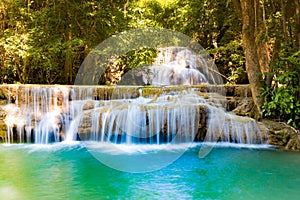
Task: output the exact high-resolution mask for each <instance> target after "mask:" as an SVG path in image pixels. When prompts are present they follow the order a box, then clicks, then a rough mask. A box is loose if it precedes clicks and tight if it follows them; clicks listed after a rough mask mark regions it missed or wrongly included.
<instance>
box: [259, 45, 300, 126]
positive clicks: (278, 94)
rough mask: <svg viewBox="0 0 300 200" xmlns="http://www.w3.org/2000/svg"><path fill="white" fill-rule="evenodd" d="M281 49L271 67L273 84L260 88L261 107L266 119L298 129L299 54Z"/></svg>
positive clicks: (299, 103)
mask: <svg viewBox="0 0 300 200" xmlns="http://www.w3.org/2000/svg"><path fill="white" fill-rule="evenodd" d="M288 51H289V50H288V49H285V48H284V49H283V50H282V52H281V53H280V56H281V57H280V59H278V60H276V62H275V63H274V66H272V67H273V73H274V74H275V78H274V79H273V81H274V84H273V85H272V87H271V86H266V87H265V88H262V89H261V90H262V98H263V101H264V104H263V106H262V108H263V113H264V115H265V116H266V117H271V118H276V119H279V120H283V121H286V122H287V123H288V124H291V125H292V126H293V127H295V128H298V129H299V128H300V87H299V85H300V62H299V57H298V56H299V55H298V54H299V52H296V53H292V52H288Z"/></svg>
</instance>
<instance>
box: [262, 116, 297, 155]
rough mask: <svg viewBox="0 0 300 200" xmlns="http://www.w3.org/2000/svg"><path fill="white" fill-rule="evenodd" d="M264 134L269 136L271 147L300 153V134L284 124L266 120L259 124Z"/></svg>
mask: <svg viewBox="0 0 300 200" xmlns="http://www.w3.org/2000/svg"><path fill="white" fill-rule="evenodd" d="M258 124H259V128H260V130H261V131H262V132H263V133H266V134H267V135H268V142H269V144H270V145H275V146H278V147H281V148H283V149H286V150H294V151H300V132H299V130H296V129H294V128H293V127H291V126H289V125H288V124H286V123H284V122H276V121H272V120H267V119H264V120H262V121H261V122H259V123H258Z"/></svg>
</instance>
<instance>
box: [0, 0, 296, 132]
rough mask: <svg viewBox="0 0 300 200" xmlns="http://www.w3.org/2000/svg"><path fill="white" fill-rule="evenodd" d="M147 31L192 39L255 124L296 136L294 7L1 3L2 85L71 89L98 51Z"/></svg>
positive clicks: (236, 0)
mask: <svg viewBox="0 0 300 200" xmlns="http://www.w3.org/2000/svg"><path fill="white" fill-rule="evenodd" d="M145 27H158V28H166V29H171V30H175V31H178V32H181V33H183V34H186V35H188V36H190V37H192V38H193V39H194V40H195V41H197V42H198V43H199V44H201V45H202V46H203V47H204V48H205V49H206V50H207V51H208V52H209V53H210V54H211V55H212V57H213V59H214V60H215V63H216V65H217V67H218V69H219V71H220V72H221V73H222V74H223V75H225V76H226V77H227V78H226V82H227V84H236V83H249V84H250V88H251V91H252V94H253V99H254V102H255V105H256V110H257V116H256V117H257V118H260V117H271V118H275V119H278V120H284V121H286V122H287V123H289V124H291V125H292V126H294V127H295V128H299V124H300V102H299V99H300V89H299V88H300V87H299V85H300V62H299V61H300V6H299V0H225V1H220V0H103V1H96V0H0V68H1V70H0V83H1V84H2V83H22V84H32V83H34V84H73V83H74V79H75V76H76V73H77V71H78V69H79V67H80V65H81V63H82V62H83V60H84V58H85V57H86V56H87V55H88V53H89V52H90V51H91V50H92V49H93V48H94V47H95V46H96V45H97V44H99V43H101V42H102V41H104V40H105V39H107V38H109V37H111V36H112V35H115V34H118V33H120V32H123V31H126V30H131V29H134V28H145ZM145 51H147V50H145ZM145 51H141V50H137V52H133V53H131V54H130V55H129V56H126V55H125V56H123V57H122V58H123V61H122V62H120V63H123V64H124V67H123V70H128V69H131V68H132V67H133V64H132V62H133V63H134V65H138V63H139V62H144V60H145V59H146V60H147V59H148V60H149V58H148V56H153V53H151V52H150V53H149V52H148V53H147V52H145ZM151 51H152V50H151ZM132 55H134V57H133V56H132Z"/></svg>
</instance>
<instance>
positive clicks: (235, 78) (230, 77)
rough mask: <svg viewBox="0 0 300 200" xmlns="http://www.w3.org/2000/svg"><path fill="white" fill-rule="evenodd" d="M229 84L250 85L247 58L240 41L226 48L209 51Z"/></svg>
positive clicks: (235, 41) (228, 44)
mask: <svg viewBox="0 0 300 200" xmlns="http://www.w3.org/2000/svg"><path fill="white" fill-rule="evenodd" d="M209 52H210V53H211V54H212V55H213V57H214V59H215V63H216V65H217V66H218V68H219V71H220V72H221V73H222V74H224V75H225V76H226V77H227V79H226V83H227V84H238V83H239V84H241V83H248V79H247V72H246V69H245V56H244V52H243V49H242V48H241V41H240V40H233V41H230V42H229V43H227V44H225V45H224V46H220V47H218V48H215V49H211V50H209Z"/></svg>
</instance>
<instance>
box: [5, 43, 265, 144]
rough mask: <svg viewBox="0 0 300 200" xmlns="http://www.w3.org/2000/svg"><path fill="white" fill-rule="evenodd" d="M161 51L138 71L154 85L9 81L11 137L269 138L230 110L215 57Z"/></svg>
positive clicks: (125, 140)
mask: <svg viewBox="0 0 300 200" xmlns="http://www.w3.org/2000/svg"><path fill="white" fill-rule="evenodd" d="M159 51H160V53H159V54H158V57H157V58H156V60H155V62H154V63H153V65H151V66H147V69H146V70H144V71H142V73H139V75H141V76H142V79H143V81H144V83H145V84H151V85H152V86H138V85H126V86H122V85H119V86H112V87H108V86H55V85H49V86H46V85H40V86H38V85H12V86H8V87H7V86H3V85H2V88H4V89H6V90H7V92H6V93H7V94H8V95H7V103H6V105H0V106H1V107H0V108H1V109H3V110H5V113H6V116H5V119H4V122H5V124H6V126H7V131H6V134H5V142H6V143H37V144H49V143H53V142H60V141H66V142H71V141H75V140H82V141H96V142H109V143H122V144H162V143H168V144H178V143H191V142H193V141H208V142H216V141H223V142H235V143H248V144H261V143H264V142H266V140H265V139H266V138H265V136H262V135H261V134H260V131H259V128H258V126H257V124H256V121H255V120H253V119H250V118H247V117H240V116H236V115H234V114H230V113H228V112H226V110H225V108H224V107H225V106H224V104H226V99H225V96H224V87H223V86H222V85H221V82H222V81H221V78H220V76H219V74H218V73H216V71H217V69H215V68H214V67H215V66H214V65H213V64H212V63H211V61H210V60H209V59H207V58H205V57H204V56H203V55H199V54H196V53H194V52H192V51H191V50H189V49H187V48H183V47H169V48H162V49H159ZM141 69H145V68H141ZM131 75H132V74H130V76H128V77H130V79H132V77H131ZM124 77H126V76H124ZM124 82H126V80H125V81H124ZM127 82H128V81H127ZM127 82H126V83H127ZM172 85H174V86H172ZM0 94H1V91H0ZM0 137H1V135H0ZM0 139H1V138H0Z"/></svg>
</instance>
